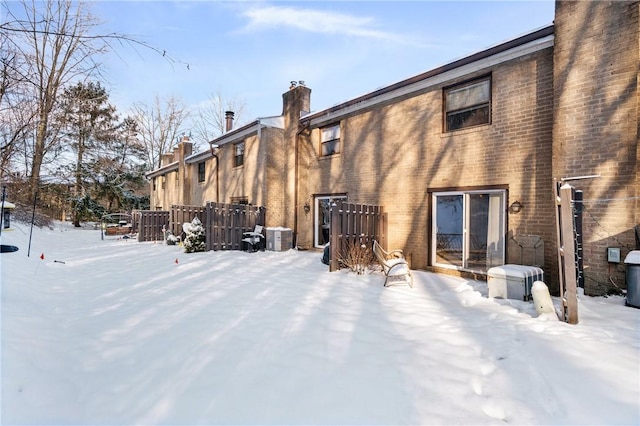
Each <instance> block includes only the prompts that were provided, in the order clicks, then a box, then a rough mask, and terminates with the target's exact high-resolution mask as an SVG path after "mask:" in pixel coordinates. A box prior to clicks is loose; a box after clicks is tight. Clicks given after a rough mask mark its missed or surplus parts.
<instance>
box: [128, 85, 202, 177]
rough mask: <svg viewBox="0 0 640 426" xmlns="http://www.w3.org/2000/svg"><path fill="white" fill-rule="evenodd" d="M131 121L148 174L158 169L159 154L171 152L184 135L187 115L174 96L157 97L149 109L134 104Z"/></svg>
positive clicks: (182, 105) (181, 104)
mask: <svg viewBox="0 0 640 426" xmlns="http://www.w3.org/2000/svg"><path fill="white" fill-rule="evenodd" d="M132 117H133V119H135V121H136V123H137V125H138V135H139V137H140V139H141V140H142V144H143V146H144V150H145V154H144V157H145V163H146V165H147V168H148V170H153V169H155V168H158V167H160V165H161V159H162V154H164V153H166V152H168V151H169V150H171V149H173V147H174V145H175V144H176V142H177V141H178V138H179V137H180V135H182V134H184V130H183V125H184V123H185V121H186V120H187V118H188V117H189V111H188V109H187V107H186V106H185V105H184V103H183V102H182V100H180V99H179V98H177V97H175V96H169V97H167V98H165V99H160V98H159V97H158V95H156V96H155V98H154V101H153V105H151V106H149V105H145V104H143V103H137V104H135V105H134V106H133V112H132Z"/></svg>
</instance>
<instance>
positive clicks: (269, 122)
mask: <svg viewBox="0 0 640 426" xmlns="http://www.w3.org/2000/svg"><path fill="white" fill-rule="evenodd" d="M281 118H282V116H281V115H276V116H271V117H259V118H256V119H255V120H254V121H252V122H251V123H248V124H245V125H244V126H242V127H238V128H237V129H233V130H231V131H229V132H227V133H225V134H223V135H222V136H219V137H217V138H215V139H213V140H211V141H209V142H207V143H208V144H209V145H214V144H215V145H226V144H228V143H232V142H235V141H237V140H240V139H244V138H246V137H247V136H248V135H251V134H253V133H258V130H259V129H260V128H263V127H275V128H278V129H280V128H282V127H280V126H277V125H274V123H275V122H276V121H279V120H278V119H281ZM207 158H211V151H210V150H208V149H207V150H204V151H201V152H197V153H195V154H192V155H190V156H188V157H186V158H185V159H184V161H185V163H195V162H198V161H203V160H206V159H207Z"/></svg>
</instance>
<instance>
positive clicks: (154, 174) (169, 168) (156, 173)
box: [145, 161, 178, 179]
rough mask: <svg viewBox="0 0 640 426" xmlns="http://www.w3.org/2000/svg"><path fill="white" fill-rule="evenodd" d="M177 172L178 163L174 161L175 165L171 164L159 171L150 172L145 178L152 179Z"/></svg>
mask: <svg viewBox="0 0 640 426" xmlns="http://www.w3.org/2000/svg"><path fill="white" fill-rule="evenodd" d="M176 170H178V162H177V161H174V162H173V163H169V164H167V165H166V166H162V167H160V168H159V169H155V170H152V171H150V172H149V173H147V174H145V176H146V178H147V179H151V178H154V177H157V176H161V175H164V174H166V173H169V172H174V171H176Z"/></svg>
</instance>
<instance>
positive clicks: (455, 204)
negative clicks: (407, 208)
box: [431, 191, 505, 271]
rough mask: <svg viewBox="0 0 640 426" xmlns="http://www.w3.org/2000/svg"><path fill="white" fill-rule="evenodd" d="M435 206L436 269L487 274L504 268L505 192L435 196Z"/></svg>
mask: <svg viewBox="0 0 640 426" xmlns="http://www.w3.org/2000/svg"><path fill="white" fill-rule="evenodd" d="M433 206H434V208H433V218H432V219H433V220H432V223H433V232H432V235H433V239H432V243H431V244H432V250H431V252H432V259H431V260H432V264H433V265H437V266H443V267H448V268H454V269H464V270H472V271H486V270H487V269H489V268H491V267H493V266H497V265H502V264H504V246H505V242H504V238H505V235H504V232H505V231H504V230H505V192H504V191H466V192H465V191H460V192H442V193H434V194H433Z"/></svg>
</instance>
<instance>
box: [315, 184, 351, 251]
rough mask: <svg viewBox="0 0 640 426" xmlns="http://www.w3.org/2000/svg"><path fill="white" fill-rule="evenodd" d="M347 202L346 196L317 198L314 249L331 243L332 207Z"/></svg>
mask: <svg viewBox="0 0 640 426" xmlns="http://www.w3.org/2000/svg"><path fill="white" fill-rule="evenodd" d="M337 200H341V201H346V200H347V196H346V195H327V196H317V197H315V202H314V204H315V205H314V208H315V215H314V216H315V217H314V221H313V222H314V223H313V225H314V227H313V229H314V232H313V245H314V247H324V245H325V244H327V243H328V242H329V235H330V234H331V227H330V225H331V221H330V219H331V216H330V209H331V205H332V204H333V203H334V202H335V201H337Z"/></svg>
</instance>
